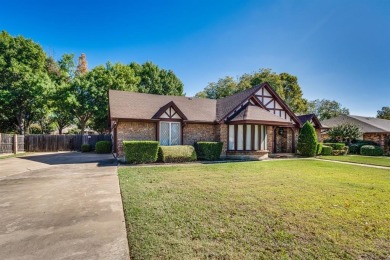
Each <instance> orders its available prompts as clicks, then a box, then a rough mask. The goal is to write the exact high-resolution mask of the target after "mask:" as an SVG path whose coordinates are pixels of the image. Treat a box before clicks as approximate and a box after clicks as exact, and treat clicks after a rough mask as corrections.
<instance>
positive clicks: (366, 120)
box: [321, 115, 390, 133]
mask: <svg viewBox="0 0 390 260" xmlns="http://www.w3.org/2000/svg"><path fill="white" fill-rule="evenodd" d="M321 123H322V124H323V125H325V126H327V127H330V128H331V127H335V126H338V125H341V124H344V123H350V124H355V125H357V126H358V127H359V128H360V130H361V131H362V132H363V133H390V120H386V119H380V118H375V117H364V116H353V115H340V116H338V117H334V118H330V119H326V120H324V121H322V122H321Z"/></svg>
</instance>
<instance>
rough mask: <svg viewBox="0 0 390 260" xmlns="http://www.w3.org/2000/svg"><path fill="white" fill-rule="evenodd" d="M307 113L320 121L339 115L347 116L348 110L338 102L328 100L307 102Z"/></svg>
mask: <svg viewBox="0 0 390 260" xmlns="http://www.w3.org/2000/svg"><path fill="white" fill-rule="evenodd" d="M308 112H309V113H313V114H316V115H317V117H318V118H319V119H320V120H325V119H329V118H333V117H337V116H339V115H349V109H348V108H345V107H343V106H342V105H341V104H340V103H339V102H337V101H335V100H328V99H321V100H319V99H316V100H313V101H310V102H309V109H308Z"/></svg>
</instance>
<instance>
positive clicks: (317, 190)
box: [119, 160, 390, 259]
mask: <svg viewBox="0 0 390 260" xmlns="http://www.w3.org/2000/svg"><path fill="white" fill-rule="evenodd" d="M119 178H120V186H121V192H122V197H123V204H124V210H125V218H126V222H127V223H126V224H127V229H128V239H129V245H130V254H131V258H132V259H157V258H158V259H160V258H162V259H194V258H195V259H200V258H202V259H203V258H216V259H248V258H249V259H259V258H262V259H264V258H270V259H272V258H278V259H280V258H298V259H302V258H305V259H308V258H309V259H318V258H321V259H335V258H344V259H345V258H347V259H348V258H367V259H372V258H383V259H384V258H386V259H387V258H389V257H390V253H389V252H390V207H389V205H390V196H389V194H390V170H385V169H374V168H373V169H369V170H368V168H366V167H361V166H355V165H345V164H335V163H331V162H325V161H315V160H286V161H268V162H244V163H225V164H212V165H209V164H208V165H183V166H161V167H122V168H119Z"/></svg>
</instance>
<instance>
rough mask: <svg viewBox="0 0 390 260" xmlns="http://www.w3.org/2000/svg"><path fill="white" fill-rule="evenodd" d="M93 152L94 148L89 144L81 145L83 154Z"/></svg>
mask: <svg viewBox="0 0 390 260" xmlns="http://www.w3.org/2000/svg"><path fill="white" fill-rule="evenodd" d="M90 151H92V147H91V146H90V145H89V144H82V145H81V152H83V153H87V152H90Z"/></svg>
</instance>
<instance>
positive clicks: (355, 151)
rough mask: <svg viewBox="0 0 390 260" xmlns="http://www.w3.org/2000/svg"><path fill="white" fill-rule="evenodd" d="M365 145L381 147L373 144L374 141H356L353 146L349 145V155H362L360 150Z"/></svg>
mask: <svg viewBox="0 0 390 260" xmlns="http://www.w3.org/2000/svg"><path fill="white" fill-rule="evenodd" d="M364 145H374V146H379V144H378V143H376V142H373V141H365V140H355V141H354V142H353V143H352V144H350V145H349V153H352V154H360V149H361V148H362V146H364Z"/></svg>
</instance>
